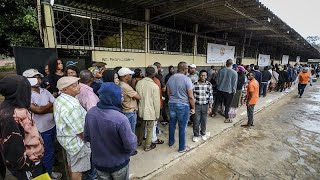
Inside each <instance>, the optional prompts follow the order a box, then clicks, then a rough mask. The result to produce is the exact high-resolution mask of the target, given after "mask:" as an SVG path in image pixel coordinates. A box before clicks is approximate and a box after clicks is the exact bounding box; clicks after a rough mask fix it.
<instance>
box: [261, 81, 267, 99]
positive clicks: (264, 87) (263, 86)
mask: <svg viewBox="0 0 320 180" xmlns="http://www.w3.org/2000/svg"><path fill="white" fill-rule="evenodd" d="M260 89H261V90H260V95H263V96H266V95H267V89H268V82H261V88H260Z"/></svg>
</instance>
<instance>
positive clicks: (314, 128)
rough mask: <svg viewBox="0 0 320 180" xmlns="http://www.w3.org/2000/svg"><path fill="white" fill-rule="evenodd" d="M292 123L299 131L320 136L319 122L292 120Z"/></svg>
mask: <svg viewBox="0 0 320 180" xmlns="http://www.w3.org/2000/svg"><path fill="white" fill-rule="evenodd" d="M292 122H293V123H294V124H295V125H296V126H298V127H299V128H301V129H304V130H307V131H311V132H314V133H318V134H320V122H319V121H315V120H307V119H305V120H300V121H297V120H293V121H292Z"/></svg>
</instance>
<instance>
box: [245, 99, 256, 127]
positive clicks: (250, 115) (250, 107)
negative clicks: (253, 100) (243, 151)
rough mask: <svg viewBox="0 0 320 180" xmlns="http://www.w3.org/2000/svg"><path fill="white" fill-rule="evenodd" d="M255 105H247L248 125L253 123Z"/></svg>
mask: <svg viewBox="0 0 320 180" xmlns="http://www.w3.org/2000/svg"><path fill="white" fill-rule="evenodd" d="M254 105H255V104H249V105H248V106H247V115H248V124H247V125H248V126H252V125H253V112H254Z"/></svg>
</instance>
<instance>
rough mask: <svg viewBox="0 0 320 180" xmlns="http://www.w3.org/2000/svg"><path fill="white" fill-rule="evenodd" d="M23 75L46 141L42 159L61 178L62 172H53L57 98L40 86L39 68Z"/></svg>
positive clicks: (53, 176)
mask: <svg viewBox="0 0 320 180" xmlns="http://www.w3.org/2000/svg"><path fill="white" fill-rule="evenodd" d="M22 75H23V76H24V77H26V78H27V79H28V80H29V82H30V84H31V89H32V92H31V93H32V94H31V106H30V107H31V112H32V113H33V119H34V121H35V123H36V126H37V128H38V131H39V132H40V133H41V136H42V139H43V141H44V147H45V152H44V156H43V158H42V160H41V161H42V162H43V165H44V167H45V169H46V171H47V172H48V173H49V174H50V176H51V178H53V179H60V178H61V177H62V174H61V173H57V172H52V166H53V163H54V154H55V149H54V141H55V138H56V123H55V122H54V119H53V113H52V108H53V102H54V100H55V99H54V97H53V95H52V94H51V93H50V92H49V91H48V90H46V89H43V88H41V87H40V84H41V78H42V77H43V75H42V74H41V73H39V72H38V70H36V69H28V70H26V71H24V72H23V74H22Z"/></svg>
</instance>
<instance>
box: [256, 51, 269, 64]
mask: <svg viewBox="0 0 320 180" xmlns="http://www.w3.org/2000/svg"><path fill="white" fill-rule="evenodd" d="M269 65H270V55H265V54H259V57H258V66H269Z"/></svg>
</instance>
